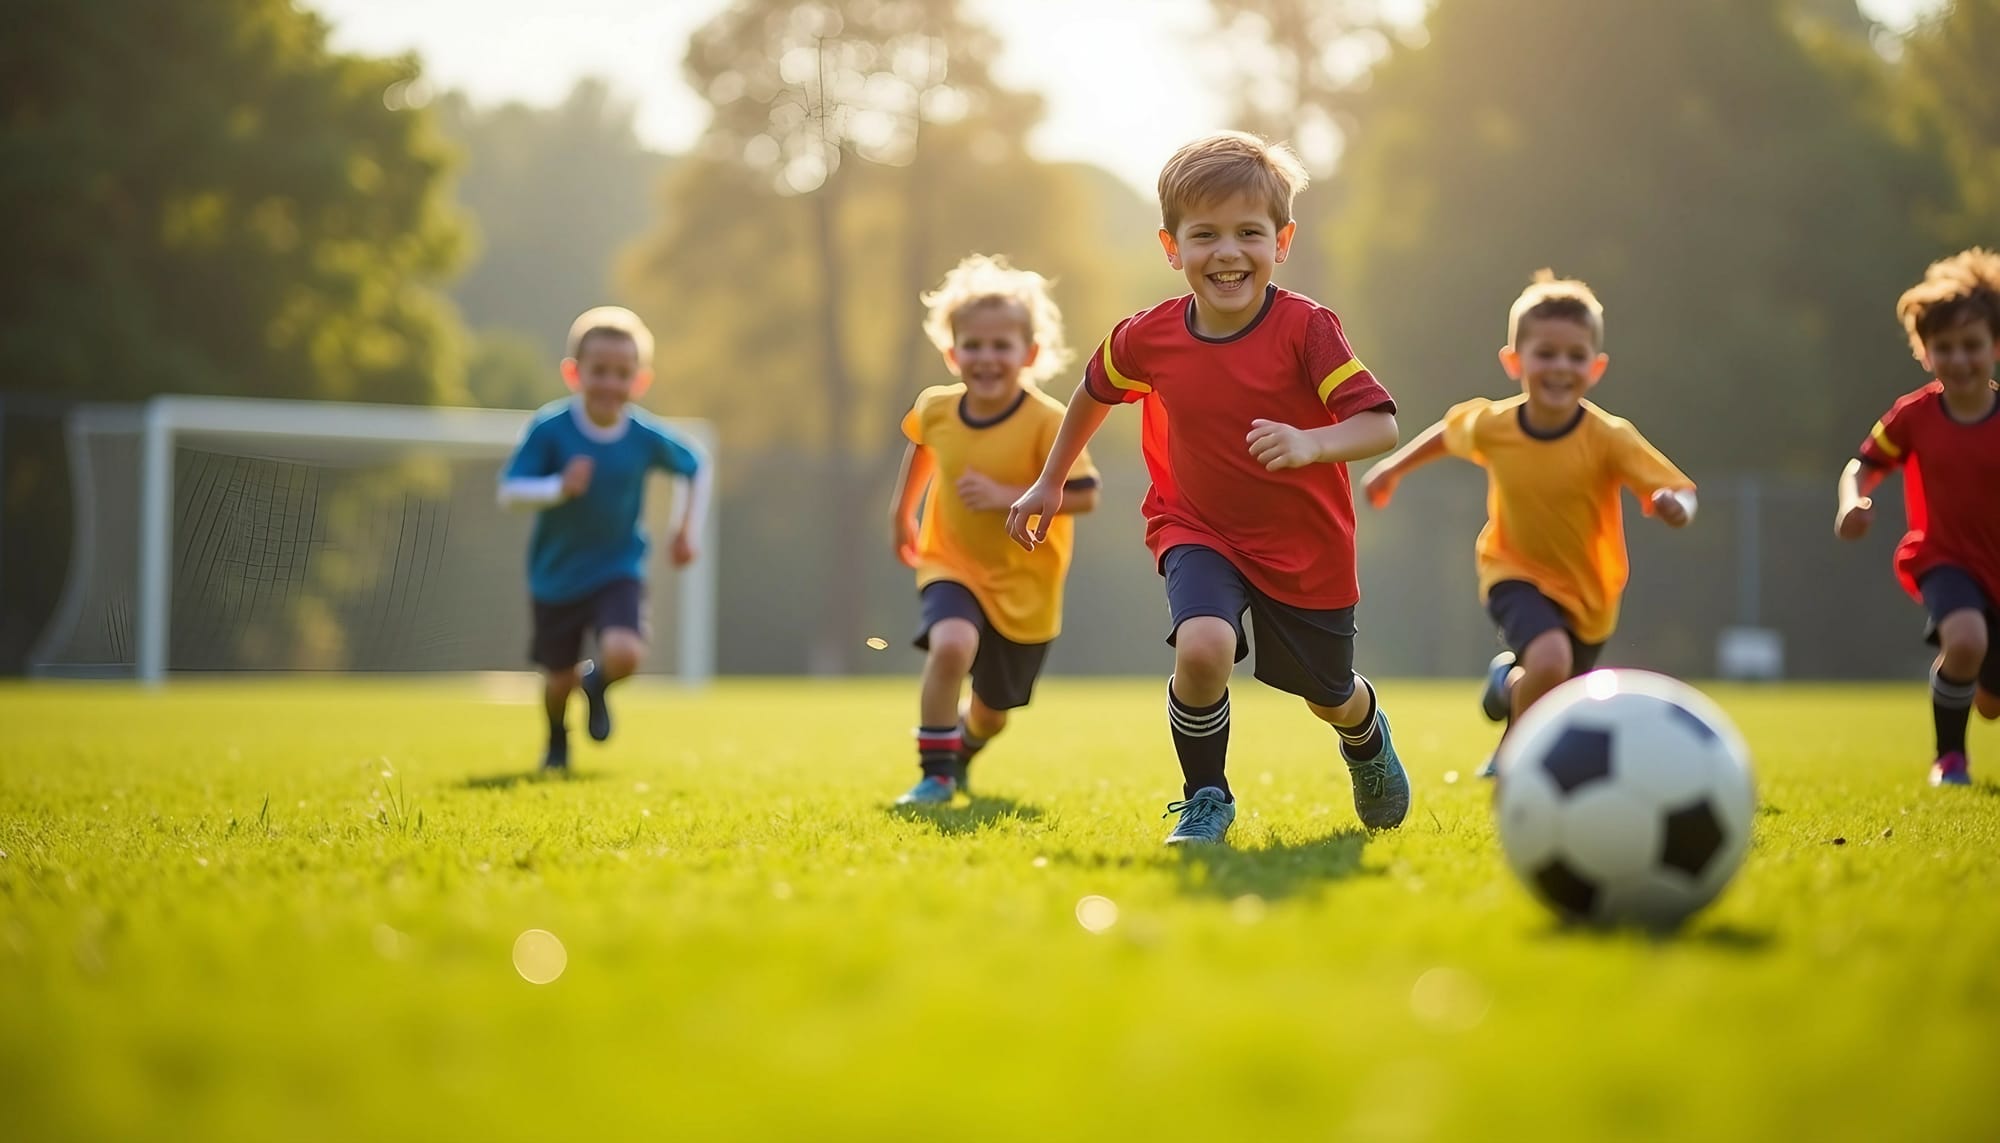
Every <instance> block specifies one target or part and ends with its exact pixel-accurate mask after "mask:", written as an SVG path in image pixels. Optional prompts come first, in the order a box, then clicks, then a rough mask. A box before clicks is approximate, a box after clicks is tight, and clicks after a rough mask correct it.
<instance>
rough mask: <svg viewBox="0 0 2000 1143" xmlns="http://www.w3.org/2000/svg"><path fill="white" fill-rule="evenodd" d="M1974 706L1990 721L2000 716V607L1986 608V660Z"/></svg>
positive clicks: (1975, 694) (1980, 673)
mask: <svg viewBox="0 0 2000 1143" xmlns="http://www.w3.org/2000/svg"><path fill="white" fill-rule="evenodd" d="M1972 708H1973V709H1974V710H1976V711H1978V712H1979V717H1981V718H1984V719H1987V720H1989V721H1990V720H1992V719H1996V718H2000V608H1996V607H1989V608H1987V610H1986V661H1985V662H1984V663H1983V664H1981V665H1980V668H1979V683H1978V685H1977V687H1976V688H1975V689H1974V691H1973V694H1972Z"/></svg>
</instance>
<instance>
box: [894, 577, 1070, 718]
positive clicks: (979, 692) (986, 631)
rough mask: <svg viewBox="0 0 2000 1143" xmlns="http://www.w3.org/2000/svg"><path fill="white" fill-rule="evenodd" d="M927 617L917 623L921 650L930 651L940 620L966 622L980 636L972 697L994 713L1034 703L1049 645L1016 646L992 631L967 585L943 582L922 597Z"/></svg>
mask: <svg viewBox="0 0 2000 1143" xmlns="http://www.w3.org/2000/svg"><path fill="white" fill-rule="evenodd" d="M917 599H918V601H919V604H918V605H919V606H920V607H921V608H922V617H921V618H920V619H918V620H917V637H916V639H915V640H913V642H914V643H915V644H916V647H917V650H919V651H928V650H930V649H931V628H933V627H935V626H937V625H938V623H939V621H940V620H945V619H963V620H965V621H966V622H967V623H970V624H972V626H973V627H974V628H975V629H977V630H978V632H979V650H978V651H977V652H976V653H974V655H973V656H972V693H973V694H974V695H976V696H978V698H979V701H980V702H983V703H985V704H986V705H987V706H988V707H990V708H991V709H993V710H1013V709H1015V708H1016V707H1023V706H1027V705H1028V700H1029V699H1030V698H1032V697H1034V694H1035V680H1036V679H1038V678H1040V677H1041V674H1042V662H1043V660H1045V659H1047V658H1048V657H1049V645H1048V644H1047V643H1016V642H1014V641H1013V640H1012V639H1009V638H1007V637H1006V636H1005V635H1002V634H1000V633H999V632H998V631H995V630H994V629H993V625H992V624H991V623H988V622H987V621H986V609H985V608H983V607H981V606H979V599H978V597H976V596H974V595H973V594H972V589H971V588H968V587H966V586H965V585H964V584H962V583H953V582H952V581H950V580H938V581H937V582H936V583H927V584H925V585H924V589H923V590H922V591H921V592H919V593H918V594H917Z"/></svg>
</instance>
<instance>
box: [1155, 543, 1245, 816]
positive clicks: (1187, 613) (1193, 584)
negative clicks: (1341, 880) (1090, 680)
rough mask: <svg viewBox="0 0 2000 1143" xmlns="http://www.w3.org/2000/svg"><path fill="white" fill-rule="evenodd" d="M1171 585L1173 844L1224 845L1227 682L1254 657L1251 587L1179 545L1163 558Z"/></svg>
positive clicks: (1228, 805)
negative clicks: (1177, 785) (1176, 788)
mask: <svg viewBox="0 0 2000 1143" xmlns="http://www.w3.org/2000/svg"><path fill="white" fill-rule="evenodd" d="M1160 571H1161V574H1163V575H1164V576H1165V577H1166V580H1167V608H1168V612H1169V614H1170V616H1171V627H1170V629H1169V634H1168V636H1167V642H1168V643H1170V644H1172V645H1173V648H1174V673H1173V676H1172V677H1171V678H1169V679H1168V680H1167V729H1168V731H1169V733H1170V734H1171V735H1172V736H1173V740H1174V755H1175V757H1176V758H1178V759H1179V761H1180V766H1181V798H1180V800H1179V801H1176V802H1173V803H1171V804H1169V805H1168V806H1167V812H1168V813H1170V814H1171V813H1177V814H1179V815H1180V817H1179V820H1178V821H1177V822H1176V823H1175V825H1174V829H1173V832H1172V833H1170V834H1168V835H1167V844H1168V845H1181V844H1187V843H1204V842H1219V841H1221V840H1222V839H1223V837H1224V836H1225V835H1226V834H1227V833H1228V832H1229V825H1230V823H1231V822H1233V821H1235V820H1236V807H1235V804H1234V803H1235V798H1234V796H1233V795H1232V794H1231V793H1230V791H1229V777H1228V773H1227V767H1228V761H1229V676H1230V674H1231V673H1232V672H1233V671H1234V670H1235V667H1236V664H1237V663H1238V662H1240V661H1241V660H1242V659H1243V658H1244V657H1245V656H1246V655H1247V654H1248V653H1249V641H1248V639H1247V638H1246V637H1245V636H1244V633H1243V627H1242V622H1243V620H1242V616H1243V612H1244V609H1245V608H1247V607H1248V606H1249V603H1250V596H1249V589H1248V587H1247V586H1246V585H1245V584H1244V583H1243V578H1242V576H1240V575H1238V574H1237V571H1236V569H1235V567H1233V566H1232V565H1231V564H1230V563H1229V561H1228V560H1226V559H1224V558H1223V557H1222V555H1221V554H1220V553H1218V552H1216V551H1214V550H1213V549H1211V548H1204V547H1201V546H1199V545H1193V544H1188V545H1182V546H1181V547H1177V548H1173V549H1170V550H1169V551H1168V552H1167V554H1166V555H1165V557H1163V558H1162V559H1161V560H1160Z"/></svg>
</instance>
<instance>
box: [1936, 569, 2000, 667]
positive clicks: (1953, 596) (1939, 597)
mask: <svg viewBox="0 0 2000 1143" xmlns="http://www.w3.org/2000/svg"><path fill="white" fill-rule="evenodd" d="M1917 590H1918V591H1920V592H1922V593H1923V597H1924V610H1926V611H1928V612H1930V618H1929V619H1928V620H1927V621H1926V622H1925V623H1924V641H1925V642H1927V643H1929V644H1931V645H1932V646H1936V645H1937V641H1938V624H1939V623H1942V622H1944V617H1945V616H1947V615H1950V614H1951V613H1952V612H1954V611H1977V612H1980V613H1981V614H1983V615H1985V616H1986V662H1985V663H1983V664H1981V666H1980V668H1979V686H1980V688H1981V689H1982V690H1984V691H1986V693H1988V694H1996V695H2000V647H1996V642H2000V607H1996V606H1994V604H1993V601H1992V600H1990V599H1988V598H1986V593H1985V592H1984V591H1981V590H1980V589H1979V581H1978V580H1976V579H1973V578H1972V573H1971V572H1968V571H1966V570H1965V569H1964V568H1961V567H1954V566H1952V565H1950V564H1945V565H1943V566H1941V567H1934V568H1932V569H1931V570H1929V571H1927V572H1925V573H1924V574H1923V576H1922V578H1920V579H1918V580H1917Z"/></svg>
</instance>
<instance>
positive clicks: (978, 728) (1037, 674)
mask: <svg viewBox="0 0 2000 1143" xmlns="http://www.w3.org/2000/svg"><path fill="white" fill-rule="evenodd" d="M1048 655H1049V644H1047V643H1016V642H1014V641H1013V640H1012V639H1009V638H1007V637H1006V636H1004V635H1002V634H1000V633H999V632H998V631H995V630H993V627H992V625H991V624H983V625H982V626H981V627H980V631H979V653H978V654H977V655H975V656H973V659H972V697H971V699H970V700H969V701H968V702H967V703H966V704H965V705H964V706H962V707H960V708H959V716H958V732H959V752H958V788H959V789H960V790H961V791H963V792H965V793H971V792H972V788H971V786H970V784H969V782H968V774H967V771H968V769H969V768H970V767H971V765H972V756H973V755H975V754H977V753H979V751H981V750H982V749H984V748H985V746H986V743H987V741H988V740H989V739H991V738H992V737H993V736H994V735H996V734H998V733H1000V731H1001V730H1002V729H1004V728H1005V727H1006V725H1007V712H1008V711H1010V710H1016V709H1019V708H1020V707H1024V706H1027V705H1028V702H1029V700H1030V699H1032V698H1033V697H1034V695H1035V681H1036V680H1037V679H1039V678H1041V675H1042V665H1043V664H1044V663H1045V662H1047V660H1048Z"/></svg>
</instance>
